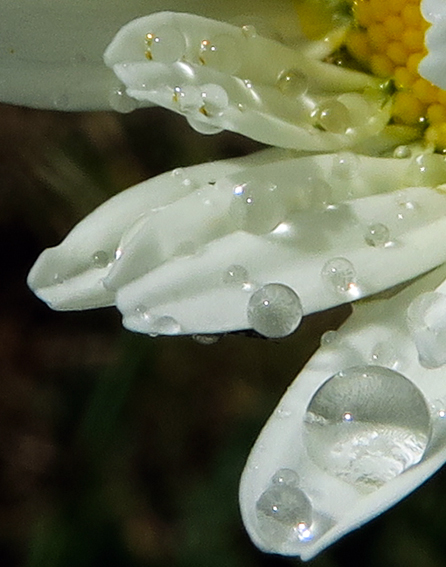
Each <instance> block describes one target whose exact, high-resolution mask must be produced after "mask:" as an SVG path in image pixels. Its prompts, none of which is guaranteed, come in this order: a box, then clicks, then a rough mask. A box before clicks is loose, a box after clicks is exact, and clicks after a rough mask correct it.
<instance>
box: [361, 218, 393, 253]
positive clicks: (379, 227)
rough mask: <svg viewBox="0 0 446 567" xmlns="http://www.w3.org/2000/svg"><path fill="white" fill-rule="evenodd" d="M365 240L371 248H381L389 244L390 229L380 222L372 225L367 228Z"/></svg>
mask: <svg viewBox="0 0 446 567" xmlns="http://www.w3.org/2000/svg"><path fill="white" fill-rule="evenodd" d="M364 240H365V241H366V244H368V245H369V246H374V247H375V248H380V247H382V246H385V245H386V244H387V243H388V242H389V229H388V228H387V226H386V225H385V224H382V223H380V222H378V223H376V224H371V225H369V226H368V227H367V230H366V232H365V235H364Z"/></svg>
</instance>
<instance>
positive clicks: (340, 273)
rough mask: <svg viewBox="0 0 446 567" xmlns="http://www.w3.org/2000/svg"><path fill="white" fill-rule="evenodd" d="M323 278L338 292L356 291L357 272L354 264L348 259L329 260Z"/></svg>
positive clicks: (324, 268) (323, 270)
mask: <svg viewBox="0 0 446 567" xmlns="http://www.w3.org/2000/svg"><path fill="white" fill-rule="evenodd" d="M321 275H322V278H323V279H324V280H325V281H326V282H327V283H328V284H329V285H330V286H331V287H332V288H333V289H334V290H335V291H337V292H339V293H348V292H352V291H355V288H356V272H355V269H354V267H353V264H352V263H351V262H350V261H349V260H347V259H346V258H332V259H331V260H328V262H326V264H325V265H324V267H323V268H322V272H321Z"/></svg>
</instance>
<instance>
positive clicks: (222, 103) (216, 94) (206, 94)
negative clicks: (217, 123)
mask: <svg viewBox="0 0 446 567" xmlns="http://www.w3.org/2000/svg"><path fill="white" fill-rule="evenodd" d="M228 106H229V98H228V93H227V92H226V91H225V89H224V88H223V87H220V85H215V84H210V85H203V86H202V87H201V106H200V112H201V114H203V115H204V116H206V117H212V116H221V115H222V114H223V112H224V111H225V110H226V109H227V108H228Z"/></svg>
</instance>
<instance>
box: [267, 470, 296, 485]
mask: <svg viewBox="0 0 446 567" xmlns="http://www.w3.org/2000/svg"><path fill="white" fill-rule="evenodd" d="M271 484H277V485H279V486H284V485H285V484H286V485H288V486H298V484H299V475H298V474H297V472H296V471H293V469H280V470H278V471H277V472H276V474H275V475H274V476H273V478H272V479H271Z"/></svg>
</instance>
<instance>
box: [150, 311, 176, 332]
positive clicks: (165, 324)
mask: <svg viewBox="0 0 446 567" xmlns="http://www.w3.org/2000/svg"><path fill="white" fill-rule="evenodd" d="M150 331H151V334H153V335H155V336H156V335H178V334H179V333H180V332H181V326H180V324H179V323H178V321H177V320H176V319H174V318H173V317H170V316H169V315H164V316H163V317H158V319H156V320H155V321H154V322H153V323H152V326H151V329H150Z"/></svg>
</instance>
